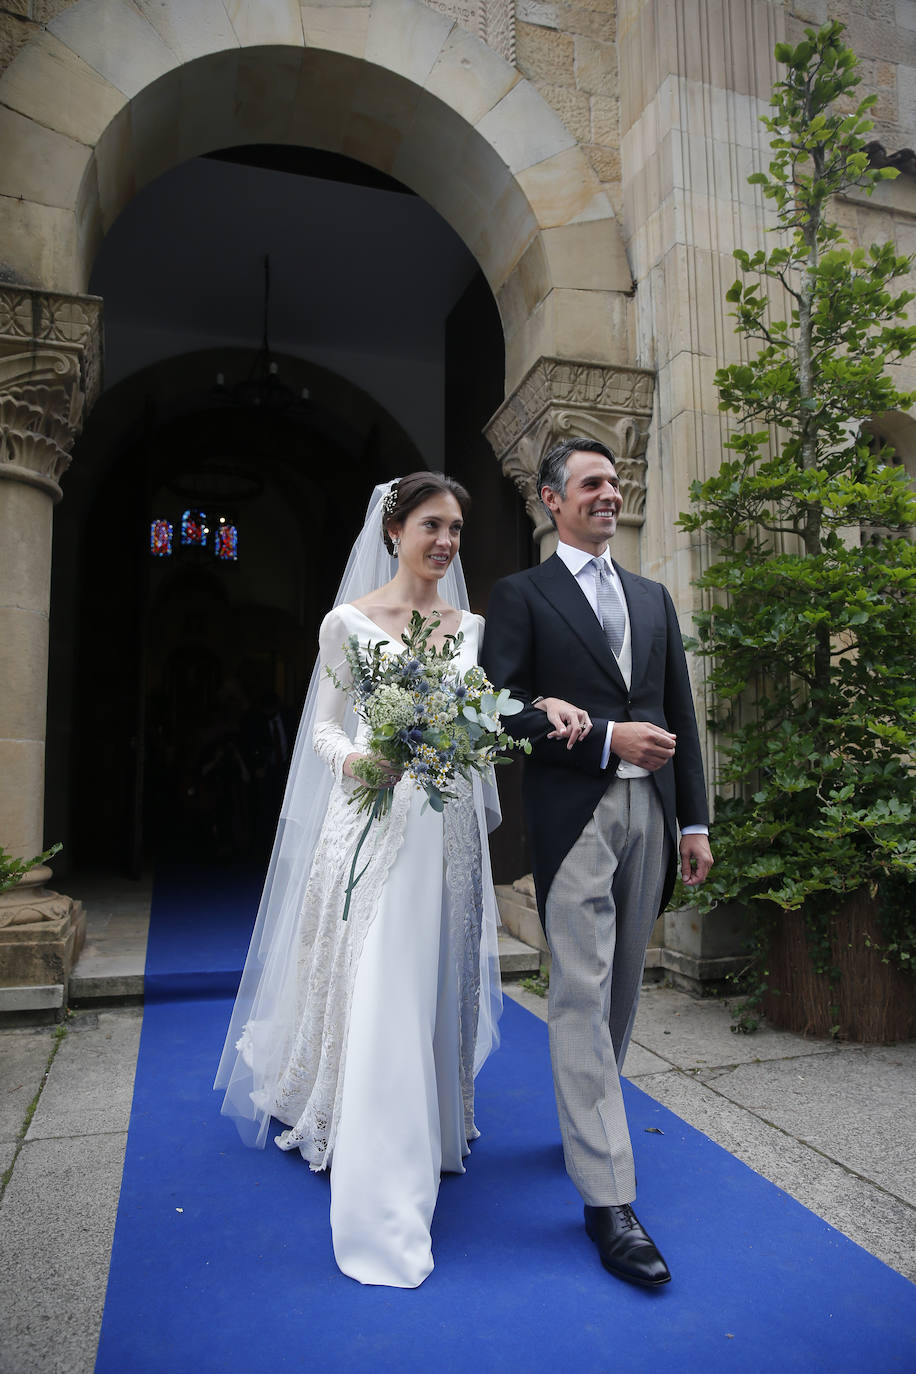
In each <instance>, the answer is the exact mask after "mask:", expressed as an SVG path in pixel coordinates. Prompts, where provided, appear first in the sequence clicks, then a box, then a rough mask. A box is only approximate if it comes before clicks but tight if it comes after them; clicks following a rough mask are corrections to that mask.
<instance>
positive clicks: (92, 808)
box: [72, 407, 419, 873]
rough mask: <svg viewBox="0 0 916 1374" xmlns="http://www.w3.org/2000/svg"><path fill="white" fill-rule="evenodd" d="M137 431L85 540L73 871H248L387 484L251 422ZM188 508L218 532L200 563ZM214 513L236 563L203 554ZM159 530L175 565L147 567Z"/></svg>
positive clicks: (239, 419)
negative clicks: (338, 589)
mask: <svg viewBox="0 0 916 1374" xmlns="http://www.w3.org/2000/svg"><path fill="white" fill-rule="evenodd" d="M143 428H144V432H143V433H142V435H141V436H140V437H139V438H136V439H135V440H134V442H132V443H130V444H129V445H128V446H127V447H125V449H124V451H123V452H122V453H121V454H120V455H119V457H118V459H117V461H116V462H115V464H114V465H113V467H112V469H111V471H110V472H109V474H108V476H107V478H106V480H105V481H104V482H103V483H102V484H100V487H99V490H98V493H97V495H96V499H95V501H94V503H93V505H92V507H91V510H90V512H89V514H88V518H87V520H86V524H85V529H84V533H83V539H82V557H81V568H80V577H79V584H80V594H79V611H78V624H79V634H78V655H77V671H76V676H75V692H74V695H75V700H74V710H73V719H74V720H75V721H78V722H79V728H78V730H76V731H75V732H74V735H73V761H72V762H73V767H72V779H73V785H72V792H73V802H74V805H73V811H72V827H73V829H72V850H73V854H74V856H75V858H76V860H77V862H78V863H79V865H80V866H90V867H99V866H108V865H114V866H116V867H117V868H118V869H120V870H122V871H123V870H125V869H126V870H127V871H129V872H133V873H137V872H139V871H140V869H141V867H142V866H143V864H144V863H146V862H148V861H149V860H151V859H153V858H156V859H162V858H169V859H175V858H181V859H195V860H199V861H204V862H212V861H226V860H227V859H244V860H246V861H251V862H260V861H261V860H262V859H263V858H264V857H265V856H266V853H267V852H268V850H269V845H270V840H271V838H272V835H273V829H274V827H275V825H276V818H277V810H278V807H279V803H280V799H281V795H282V788H283V783H284V779H285V772H286V767H287V764H288V760H289V755H290V750H291V747H292V743H293V740H294V737H295V728H296V723H297V720H298V713H299V710H300V708H301V703H302V699H303V696H304V693H305V688H306V686H307V682H308V675H309V673H310V671H311V666H312V660H313V657H314V645H315V642H316V638H317V630H318V625H319V624H320V620H321V616H322V614H323V613H324V610H325V609H326V607H327V605H328V604H329V603H330V600H331V598H332V596H333V592H334V587H335V585H336V583H337V581H338V579H339V576H340V573H341V570H342V556H343V554H345V551H346V550H347V549H348V548H349V546H350V543H351V541H352V539H353V537H354V535H355V533H356V531H357V530H358V528H359V526H360V524H361V521H362V509H361V507H362V505H363V504H364V499H365V494H366V493H367V492H368V491H370V490H371V488H372V486H373V485H374V484H375V482H376V481H379V480H383V479H384V477H385V476H387V471H386V472H384V473H383V472H380V471H379V457H378V455H377V454H376V453H374V452H373V447H374V446H373V445H369V446H368V447H367V449H366V450H365V451H363V452H361V453H360V452H354V451H353V450H352V448H350V447H348V446H347V445H346V444H345V443H344V442H340V443H338V445H337V446H336V447H335V446H334V444H333V442H332V441H331V440H329V438H328V436H327V435H322V436H321V438H320V440H319V439H318V438H317V437H316V435H315V433H314V432H313V431H311V430H310V429H309V427H308V426H307V425H306V426H305V427H300V426H297V425H296V424H295V423H294V422H292V421H290V420H288V419H285V418H284V417H277V416H269V415H263V414H259V413H256V412H255V411H253V410H252V409H250V408H249V409H245V408H241V409H239V408H235V407H229V408H227V409H214V408H212V407H211V408H201V409H199V410H196V411H193V410H192V411H190V412H189V411H188V410H185V411H184V413H183V414H182V415H181V416H180V417H176V418H172V419H166V420H163V421H157V418H156V417H155V416H154V415H150V414H147V417H146V423H145V425H144V427H143ZM87 437H88V438H89V439H90V440H91V435H90V436H87ZM416 461H419V459H418V458H417V460H416ZM344 475H345V482H346V490H352V491H353V492H354V493H358V495H357V496H356V497H355V498H354V499H353V500H349V499H346V497H345V493H344V492H343V491H342V488H341V480H342V476H344ZM351 484H352V486H351ZM342 497H343V499H341V498H342ZM189 508H192V509H199V510H201V511H203V512H204V513H205V514H206V516H207V518H208V521H209V522H210V526H211V528H210V529H209V536H210V538H209V540H208V545H207V546H206V547H196V546H190V547H182V545H181V542H180V526H181V517H182V514H183V512H184V511H185V510H187V509H189ZM221 513H224V514H225V516H226V518H228V519H229V520H230V521H231V522H232V523H233V524H234V526H235V527H236V529H237V531H238V560H237V561H221V560H219V559H217V558H216V557H215V555H214V552H213V549H212V534H213V528H212V526H214V525H215V523H216V521H217V520H218V519H219V515H220V514H221ZM157 518H161V519H167V520H168V521H169V522H170V523H171V525H172V527H173V534H172V553H171V554H170V555H169V556H163V557H153V556H152V555H151V553H150V526H151V522H152V521H153V520H155V519H157ZM342 551H343V554H342Z"/></svg>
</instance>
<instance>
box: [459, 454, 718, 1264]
mask: <svg viewBox="0 0 916 1374" xmlns="http://www.w3.org/2000/svg"><path fill="white" fill-rule="evenodd" d="M538 490H539V492H540V496H541V500H542V502H543V503H544V506H545V507H546V509H547V512H548V514H549V515H550V517H551V519H552V520H553V522H554V524H555V525H556V528H557V533H558V535H559V540H560V542H559V545H558V548H557V552H556V554H555V555H554V556H553V557H552V558H549V559H547V561H546V562H545V563H542V564H540V566H538V567H535V568H531V569H529V570H527V571H526V572H520V573H516V574H515V575H514V576H512V577H506V578H503V579H502V581H500V582H498V583H497V584H496V586H495V587H494V588H493V593H492V596H491V598H490V606H489V614H488V619H487V628H486V640H485V643H484V652H483V664H484V668H485V670H486V672H487V675H488V677H489V678H490V680H491V681H492V682H494V683H497V684H498V685H499V686H500V687H508V688H509V689H510V691H511V693H512V695H513V696H514V697H518V698H519V699H521V700H522V701H524V702H525V703H526V705H525V709H524V710H523V711H522V712H521V713H520V714H519V715H516V716H513V717H511V718H510V719H509V720H507V722H506V724H507V727H508V728H509V729H510V730H511V731H512V733H513V734H514V735H517V736H525V735H527V736H528V738H529V739H530V740H531V742H532V746H533V748H532V753H531V755H530V757H529V758H528V759H527V760H526V763H525V778H524V797H525V814H526V821H527V827H528V833H529V837H530V840H531V848H532V853H533V866H534V880H535V888H536V891H537V899H538V909H539V911H540V914H541V920H542V921H543V922H544V927H545V930H546V934H547V942H548V944H549V946H550V952H551V960H552V963H551V972H550V998H549V1007H548V1027H549V1035H550V1055H551V1062H552V1065H553V1078H554V1087H555V1090H556V1096H557V1110H558V1113H559V1118H560V1130H561V1134H562V1138H563V1154H564V1158H565V1161H566V1169H567V1172H568V1174H569V1176H570V1178H571V1179H572V1181H573V1183H574V1184H575V1186H576V1187H577V1188H578V1190H579V1192H580V1193H581V1195H582V1198H583V1200H584V1202H585V1226H586V1230H587V1232H588V1234H589V1236H590V1237H591V1239H592V1240H593V1241H594V1242H595V1244H596V1245H597V1246H598V1250H599V1254H600V1256H601V1262H602V1264H603V1265H604V1267H605V1268H606V1269H608V1270H609V1271H610V1272H611V1273H612V1274H615V1275H616V1276H617V1277H618V1278H623V1279H628V1280H630V1281H631V1282H633V1283H639V1284H643V1285H645V1286H648V1287H656V1286H658V1285H660V1284H664V1283H667V1282H668V1281H669V1279H670V1277H671V1276H670V1274H669V1272H668V1267H667V1265H666V1264H665V1261H664V1260H663V1259H662V1257H661V1255H660V1254H659V1252H658V1250H657V1248H656V1246H655V1244H654V1243H653V1241H652V1240H651V1239H650V1237H649V1236H648V1235H647V1234H646V1232H645V1231H644V1230H643V1228H642V1226H641V1225H640V1224H639V1222H638V1220H637V1218H636V1215H635V1213H634V1211H633V1208H632V1206H631V1205H630V1204H631V1203H632V1202H633V1201H634V1199H635V1197H636V1178H635V1173H634V1167H633V1152H632V1148H631V1145H630V1137H629V1132H628V1130H627V1120H626V1112H625V1109H624V1104H623V1098H622V1095H621V1090H620V1079H619V1076H618V1071H619V1069H620V1068H621V1067H622V1065H623V1060H624V1056H625V1054H626V1049H627V1044H628V1042H629V1038H630V1032H631V1030H632V1027H633V1020H634V1018H635V1015H636V1004H637V1001H638V998H639V990H640V984H641V981H642V972H643V965H644V963H645V957H646V948H647V946H648V942H649V936H650V934H651V932H652V927H653V925H654V923H655V920H656V917H657V916H658V915H659V913H660V911H661V910H662V909H663V908H664V906H665V905H666V903H667V901H668V899H669V897H670V895H671V889H672V886H673V884H674V876H675V866H676V864H675V854H676V851H677V849H678V843H677V825H678V823H679V824H680V828H681V840H680V845H679V849H680V868H681V876H682V877H683V879H684V881H685V882H686V883H688V884H690V885H691V886H693V885H695V884H697V883H701V882H703V880H704V879H705V877H706V875H707V873H708V872H709V869H710V866H711V865H712V854H711V852H710V848H709V840H708V825H707V818H708V813H707V805H706V791H705V786H704V782H703V765H702V760H701V757H700V744H699V738H698V735H697V725H696V717H695V715H694V709H693V701H692V697H691V691H690V682H689V679H688V676H687V664H686V660H685V657H684V649H683V645H682V643H681V636H680V632H679V629H678V623H677V618H676V615H675V611H674V607H673V605H672V603H671V598H670V597H669V595H668V593H667V592H666V590H665V588H664V587H663V586H662V585H661V584H660V583H658V582H650V581H649V580H648V579H646V578H644V577H636V576H634V575H633V574H632V573H628V572H626V571H624V569H623V568H620V567H618V566H617V564H615V563H612V561H611V558H610V555H609V553H608V540H609V539H611V538H612V537H613V535H614V533H615V531H616V528H617V519H618V516H619V514H620V509H621V507H622V505H623V498H622V496H621V494H620V482H619V479H618V477H617V472H616V470H615V467H614V459H613V455H612V454H611V452H610V450H609V449H607V448H605V446H604V445H603V444H600V443H597V442H595V441H593V440H589V439H571V440H568V441H567V442H565V443H563V444H560V445H559V446H558V447H557V448H554V449H553V450H552V451H551V452H550V453H548V454H547V456H546V457H545V458H544V460H543V462H542V463H541V467H540V470H539V473H538ZM550 698H560V699H563V700H565V701H566V702H569V703H573V704H574V705H575V706H576V707H579V708H581V709H582V710H584V711H585V712H587V713H588V718H590V721H591V726H590V728H589V726H588V725H587V724H586V727H585V731H584V732H583V731H582V730H581V729H580V728H579V727H578V726H576V725H573V726H572V727H571V729H566V728H563V727H561V728H560V729H559V730H557V729H552V728H551V721H550V720H549V719H548V716H547V714H545V711H544V710H543V709H538V707H537V706H536V705H535V704H534V703H536V702H538V701H541V702H542V705H543V706H545V707H548V708H550V710H551V711H552V713H553V715H554V721H555V722H556V719H557V716H556V711H555V710H554V708H553V704H552V702H551V701H550Z"/></svg>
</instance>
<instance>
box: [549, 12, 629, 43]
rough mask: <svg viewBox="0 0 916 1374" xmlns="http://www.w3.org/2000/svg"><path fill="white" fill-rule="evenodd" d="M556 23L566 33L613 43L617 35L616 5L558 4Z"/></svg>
mask: <svg viewBox="0 0 916 1374" xmlns="http://www.w3.org/2000/svg"><path fill="white" fill-rule="evenodd" d="M557 24H558V27H559V28H561V29H563V30H564V31H565V32H566V33H572V34H581V35H582V36H583V37H585V38H597V39H598V40H599V41H600V42H602V43H613V42H614V40H615V38H616V37H617V6H616V5H614V4H600V3H598V4H594V5H576V4H560V5H559V6H558V8H557Z"/></svg>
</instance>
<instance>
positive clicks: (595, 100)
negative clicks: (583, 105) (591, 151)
mask: <svg viewBox="0 0 916 1374" xmlns="http://www.w3.org/2000/svg"><path fill="white" fill-rule="evenodd" d="M589 115H590V128H589V133H588V137H587V139H586V140H585V141H586V142H588V143H597V144H599V145H600V146H601V147H602V148H616V149H618V150H619V148H620V101H619V100H617V99H612V98H611V97H610V96H606V95H593V96H592V97H591V99H590V101H589Z"/></svg>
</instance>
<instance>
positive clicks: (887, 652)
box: [680, 23, 916, 990]
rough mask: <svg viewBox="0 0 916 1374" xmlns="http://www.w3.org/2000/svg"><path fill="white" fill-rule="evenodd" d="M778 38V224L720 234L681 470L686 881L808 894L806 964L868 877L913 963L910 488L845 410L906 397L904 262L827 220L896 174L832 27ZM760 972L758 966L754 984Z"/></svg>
mask: <svg viewBox="0 0 916 1374" xmlns="http://www.w3.org/2000/svg"><path fill="white" fill-rule="evenodd" d="M805 32H806V37H805V40H804V41H803V42H801V43H799V44H798V45H797V46H795V47H792V46H790V45H789V44H779V45H778V46H777V48H776V58H777V60H778V61H779V62H780V63H782V64H784V65H785V68H786V73H785V76H784V78H783V79H782V80H781V81H779V82H778V83H777V85H776V87H775V89H774V93H773V97H772V100H771V113H770V115H769V116H767V117H764V119H763V123H764V124H765V126H766V128H767V129H768V131H769V133H770V135H771V140H770V148H771V156H772V160H771V162H770V164H769V171H768V172H757V173H755V174H754V175H753V176H751V177H750V181H751V182H752V183H754V184H756V185H759V186H760V187H761V189H762V191H763V194H764V196H765V197H766V198H767V199H768V200H769V201H770V202H771V203H772V205H773V207H774V209H775V213H776V218H777V226H776V229H775V231H774V232H775V239H776V246H774V247H771V248H770V249H769V251H764V250H760V251H757V252H755V253H747V252H744V251H740V250H739V251H737V252H736V253H735V258H736V260H737V262H738V265H739V267H740V276H739V278H738V280H737V281H735V283H734V285H733V286H732V287H731V289H730V290H729V292H728V296H727V298H728V300H729V301H730V302H731V303H732V305H733V307H734V318H735V320H736V326H735V327H736V331H737V332H738V333H739V334H740V335H741V336H742V337H743V338H744V340H745V341H746V343H747V349H746V355H747V356H748V358H749V361H747V362H741V363H736V364H733V365H732V366H730V367H726V368H722V369H721V370H719V372H718V373H717V374H716V383H717V386H718V389H719V396H720V409H721V410H723V411H726V412H728V413H729V414H730V415H732V416H734V417H735V428H734V430H733V432H732V437H731V438H730V439H729V440H728V443H727V445H726V447H727V448H728V449H729V450H730V453H729V456H728V457H727V459H726V460H725V461H724V462H723V464H722V466H721V468H720V470H719V472H718V473H717V474H716V476H714V477H712V478H710V479H709V480H708V481H705V482H699V481H697V482H694V483H693V486H692V489H691V497H692V510H691V513H689V514H686V515H682V517H681V521H680V523H681V525H682V527H683V528H684V529H686V530H688V531H691V532H692V533H694V534H695V535H697V536H701V537H705V539H706V540H707V541H708V544H709V547H710V549H711V556H712V558H713V560H714V561H713V562H712V563H711V565H710V566H709V567H708V569H707V571H706V572H705V573H704V574H703V575H702V577H701V578H700V579H699V585H700V586H701V587H703V588H704V589H706V592H707V597H706V604H707V609H705V610H703V611H702V612H700V613H699V614H698V615H697V617H696V623H697V627H698V633H697V638H696V641H695V642H694V644H693V646H692V647H693V648H694V649H695V651H696V652H697V653H698V654H699V655H701V656H702V657H704V658H706V659H707V660H708V681H709V684H710V686H711V689H712V700H713V702H714V720H713V726H714V729H716V730H717V731H718V732H719V741H720V756H721V759H722V767H721V770H720V774H719V779H720V785H721V787H722V790H723V795H721V796H720V797H719V798H718V799H717V805H716V825H715V841H716V843H715V849H716V866H715V868H714V869H713V871H712V875H711V877H710V879H709V881H708V882H707V884H706V885H705V887H704V888H702V889H700V890H699V892H698V893H697V894H696V899H697V900H699V902H700V903H701V904H703V905H705V906H707V907H708V906H710V905H711V904H713V903H714V902H717V901H721V900H734V901H739V902H742V903H746V904H749V905H750V909H751V910H752V911H756V912H757V914H758V926H757V937H758V947H763V946H764V943H765V939H766V932H765V929H764V928H763V927H762V926H761V924H760V923H759V922H760V920H764V921H765V920H767V919H770V918H771V917H772V915H773V914H774V912H775V911H777V910H778V909H782V910H794V909H797V908H800V907H802V906H804V913H805V918H806V921H807V923H808V930H809V948H810V949H811V950H812V952H813V954H814V956H815V961H816V967H819V968H820V969H822V970H828V971H829V948H830V944H829V922H830V917H831V915H832V914H833V913H834V912H835V911H836V910H837V908H838V906H839V905H840V903H841V902H842V900H843V898H844V897H845V896H846V895H847V894H850V893H852V892H855V891H858V890H860V889H862V888H863V887H865V888H867V889H869V890H870V891H871V892H872V893H873V894H877V895H878V897H879V901H881V902H882V903H883V907H884V911H885V916H886V920H885V922H884V930H885V946H884V947H885V949H887V950H889V951H890V953H891V954H892V955H893V956H894V957H895V958H896V959H897V961H898V962H899V963H901V964H903V965H904V966H906V965H907V964H908V963H909V965H910V966H911V967H912V962H911V961H912V960H913V952H914V933H916V926H914V924H913V917H912V916H911V915H910V913H911V912H913V910H914V907H916V903H914V901H913V897H914V896H916V884H914V877H916V788H914V767H913V765H914V752H916V749H914V741H916V685H914V684H916V675H914V672H913V646H914V643H916V596H914V593H916V545H914V544H913V543H912V542H911V539H910V537H909V534H910V532H911V527H912V526H914V525H916V501H914V498H913V495H912V492H911V490H910V488H909V485H908V482H907V480H906V475H905V473H904V471H903V470H902V469H901V468H900V467H896V466H894V464H893V462H892V461H891V454H890V451H889V450H887V449H881V450H880V451H876V445H875V443H874V441H873V440H871V436H870V435H869V434H868V433H867V432H865V431H863V430H862V428H861V425H862V422H864V421H867V420H869V419H870V418H871V417H875V416H878V415H880V414H882V413H883V412H885V411H889V410H901V409H905V408H906V407H908V406H909V405H910V404H911V403H912V400H913V397H912V396H911V395H908V394H905V393H904V392H902V391H900V390H899V389H898V387H897V385H896V384H895V382H894V380H893V377H892V376H891V375H890V374H889V372H888V364H889V363H893V362H896V361H899V360H900V359H903V358H906V357H907V356H908V355H909V354H910V353H912V352H913V350H914V348H916V328H914V327H912V326H910V325H908V324H907V323H906V307H907V305H908V303H909V302H910V301H911V300H912V299H913V293H912V292H909V291H906V290H903V289H902V288H901V283H900V278H902V277H903V276H904V275H905V274H906V273H907V272H908V271H909V269H910V261H909V260H908V259H907V258H903V257H900V256H898V255H897V253H896V251H895V249H894V247H893V245H891V244H889V243H885V244H873V245H872V246H871V247H870V248H867V249H866V248H862V247H852V246H850V245H849V243H848V241H846V240H845V238H844V236H843V234H842V232H841V230H840V228H839V226H838V225H837V224H836V223H835V221H834V220H832V219H831V218H830V210H831V200H832V198H833V197H835V196H837V195H840V194H842V192H843V191H845V190H848V189H849V188H851V187H856V188H858V190H859V191H860V192H861V191H865V192H867V193H869V194H870V193H871V191H872V190H873V189H874V187H875V185H876V184H877V183H878V182H879V181H881V180H882V179H884V178H886V177H889V176H896V172H894V171H892V170H889V169H881V170H874V169H872V168H871V167H870V166H869V161H868V157H867V155H866V153H865V151H864V145H865V135H866V134H867V133H868V131H869V130H870V129H871V127H872V125H871V122H870V120H869V119H868V113H867V112H868V110H869V108H870V106H871V105H872V104H873V103H874V100H875V97H874V96H868V97H866V98H865V99H864V100H861V101H857V99H856V98H854V97H853V92H854V91H855V88H856V87H857V86H858V84H859V80H860V78H859V76H858V75H857V72H856V65H857V64H856V58H855V55H854V54H853V53H852V52H851V51H850V49H849V48H847V47H846V46H844V44H843V26H842V25H841V24H838V23H830V24H826V25H825V26H824V27H822V28H821V29H820V30H818V31H815V30H813V29H808V30H806V31H805ZM759 988H760V984H759V983H758V990H759Z"/></svg>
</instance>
